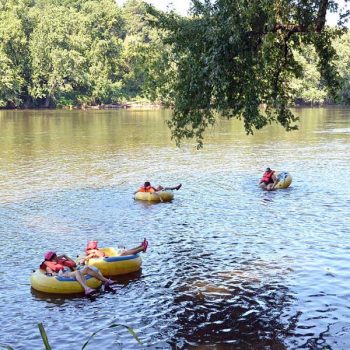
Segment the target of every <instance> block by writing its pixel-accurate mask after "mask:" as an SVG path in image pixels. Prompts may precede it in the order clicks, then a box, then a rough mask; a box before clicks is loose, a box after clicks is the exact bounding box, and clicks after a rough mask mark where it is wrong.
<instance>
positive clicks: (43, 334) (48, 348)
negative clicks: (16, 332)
mask: <svg viewBox="0 0 350 350" xmlns="http://www.w3.org/2000/svg"><path fill="white" fill-rule="evenodd" d="M38 327H39V331H40V335H41V338H42V340H43V343H44V345H45V350H52V348H51V346H50V344H49V339H48V338H47V334H46V331H45V328H44V326H43V324H42V323H38ZM115 327H124V328H126V329H127V330H128V332H129V333H130V334H131V335H132V336H133V337H134V338H135V340H136V341H137V342H138V343H139V344H140V345H142V343H141V341H140V339H139V337H138V336H137V334H136V333H135V331H134V330H133V329H132V328H131V327H129V326H126V325H124V324H120V323H112V324H110V325H109V326H107V327H105V328H101V329H99V330H97V331H96V332H94V333H92V334H91V335H90V337H89V338H88V340H87V341H86V342H85V343H84V344H83V346H82V348H81V350H84V349H85V348H86V347H87V345H88V344H89V342H90V340H91V339H92V338H93V337H94V336H95V335H96V334H97V333H100V332H101V331H103V330H105V329H108V328H115ZM0 348H4V349H7V350H15V349H14V348H13V347H11V346H9V345H5V344H0Z"/></svg>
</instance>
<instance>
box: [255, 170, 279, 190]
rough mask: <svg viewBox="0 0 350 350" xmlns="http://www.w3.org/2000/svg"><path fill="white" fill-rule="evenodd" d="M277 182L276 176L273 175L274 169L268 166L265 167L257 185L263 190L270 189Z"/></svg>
mask: <svg viewBox="0 0 350 350" xmlns="http://www.w3.org/2000/svg"><path fill="white" fill-rule="evenodd" d="M277 182H278V178H277V176H276V175H275V171H274V170H271V169H270V168H266V170H265V172H264V174H263V176H262V178H261V179H260V181H259V186H260V188H262V189H263V190H267V191H272V190H273V189H274V188H275V186H276V184H277Z"/></svg>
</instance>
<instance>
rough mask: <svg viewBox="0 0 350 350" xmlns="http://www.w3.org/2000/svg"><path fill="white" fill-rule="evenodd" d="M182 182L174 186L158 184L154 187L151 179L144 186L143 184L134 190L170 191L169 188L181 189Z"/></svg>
mask: <svg viewBox="0 0 350 350" xmlns="http://www.w3.org/2000/svg"><path fill="white" fill-rule="evenodd" d="M181 186H182V184H178V185H177V186H174V187H163V186H157V187H153V186H152V185H151V183H150V182H149V181H146V182H145V183H144V184H143V186H141V187H140V188H139V189H138V190H137V191H135V192H134V194H135V193H137V192H158V191H168V190H171V191H172V190H177V191H178V190H179V189H180V188H181Z"/></svg>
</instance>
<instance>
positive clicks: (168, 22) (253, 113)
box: [149, 0, 341, 147]
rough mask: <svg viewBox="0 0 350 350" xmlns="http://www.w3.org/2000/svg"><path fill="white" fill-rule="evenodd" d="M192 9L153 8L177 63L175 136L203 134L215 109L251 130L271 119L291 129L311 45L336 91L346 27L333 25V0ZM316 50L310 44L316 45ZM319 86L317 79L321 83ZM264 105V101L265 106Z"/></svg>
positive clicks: (198, 4) (272, 0) (259, 0)
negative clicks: (337, 45) (339, 39)
mask: <svg viewBox="0 0 350 350" xmlns="http://www.w3.org/2000/svg"><path fill="white" fill-rule="evenodd" d="M192 4H193V6H192V10H191V13H192V15H191V16H189V17H181V16H178V15H176V14H175V13H162V12H160V11H156V10H155V9H154V8H152V7H150V8H149V12H150V13H151V14H152V15H153V16H154V17H153V24H154V25H155V26H156V27H157V28H161V29H162V30H165V31H166V32H167V36H166V38H165V41H164V43H165V44H167V45H170V47H171V60H172V63H173V65H175V66H176V70H175V74H174V75H173V76H172V77H171V84H172V90H173V98H174V106H175V108H174V114H173V117H172V119H171V120H170V121H169V126H170V128H171V129H172V135H173V138H174V139H175V140H176V142H177V143H179V142H180V141H181V140H182V139H183V138H196V140H197V142H198V146H199V147H201V146H202V143H203V133H204V131H205V130H206V128H207V127H208V126H210V125H213V124H215V121H216V114H218V115H221V116H223V117H226V118H233V117H236V118H240V119H242V120H243V122H244V126H245V129H246V132H247V133H253V131H254V130H255V129H260V128H262V127H264V126H265V125H267V124H269V123H271V122H277V123H279V124H281V125H282V126H283V127H284V128H285V129H286V130H292V129H295V128H296V124H295V122H296V120H297V118H296V117H295V116H294V115H293V114H292V113H291V111H290V109H289V108H288V106H289V105H290V103H291V102H292V99H293V97H294V96H295V95H294V94H293V92H294V91H295V84H294V85H293V79H295V78H301V77H302V74H303V69H302V68H303V62H302V60H298V55H299V57H300V55H302V53H303V50H304V49H305V47H311V50H314V52H315V56H316V57H317V59H316V61H315V68H317V70H318V71H319V73H320V74H321V77H322V84H323V86H324V87H325V88H327V89H328V93H329V96H332V97H334V98H335V97H336V95H337V91H338V88H339V77H338V73H337V70H336V69H335V64H334V60H335V59H336V51H335V50H334V48H333V46H332V39H334V38H335V37H336V36H337V35H339V34H340V33H341V30H339V29H331V28H328V27H326V25H325V22H326V14H327V12H328V11H335V10H337V4H336V1H332V0H312V1H311V0H308V1H305V0H256V1H249V0H216V1H209V0H205V1H199V0H193V1H192ZM309 50H310V49H309ZM316 86H317V84H316ZM262 106H263V107H264V108H262Z"/></svg>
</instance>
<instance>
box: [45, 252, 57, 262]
mask: <svg viewBox="0 0 350 350" xmlns="http://www.w3.org/2000/svg"><path fill="white" fill-rule="evenodd" d="M54 255H56V252H54V251H52V250H49V251H48V252H46V253H45V255H44V258H45V260H51V259H52V257H53V256H54Z"/></svg>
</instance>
